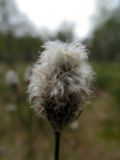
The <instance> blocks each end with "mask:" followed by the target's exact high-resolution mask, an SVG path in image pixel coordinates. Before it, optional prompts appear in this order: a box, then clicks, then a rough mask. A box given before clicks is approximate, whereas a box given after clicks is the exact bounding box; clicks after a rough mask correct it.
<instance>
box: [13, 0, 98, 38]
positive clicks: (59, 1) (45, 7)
mask: <svg viewBox="0 0 120 160" xmlns="http://www.w3.org/2000/svg"><path fill="white" fill-rule="evenodd" d="M16 2H17V5H18V7H19V9H20V10H21V11H22V12H24V13H25V14H26V15H27V16H28V17H29V19H30V20H31V21H32V22H33V23H34V24H35V25H36V26H37V27H40V28H44V27H45V28H47V29H48V30H50V31H54V30H56V29H57V28H58V27H59V26H60V24H61V23H62V22H64V21H67V22H73V23H74V24H75V33H76V35H77V36H79V37H80V38H83V37H85V36H86V35H87V34H88V33H89V32H90V30H91V28H92V23H91V19H92V16H93V14H94V13H95V0H16Z"/></svg>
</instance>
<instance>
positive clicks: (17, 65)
mask: <svg viewBox="0 0 120 160" xmlns="http://www.w3.org/2000/svg"><path fill="white" fill-rule="evenodd" d="M13 2H14V1H10V0H9V3H8V1H7V0H0V15H1V16H0V160H53V151H54V134H53V131H52V129H51V127H50V126H49V124H48V123H47V122H46V121H45V120H43V119H41V118H39V117H37V116H36V115H35V113H34V112H33V111H32V109H30V105H29V104H28V101H27V94H26V90H27V85H28V81H29V75H30V66H31V65H32V64H33V62H35V61H36V59H37V57H38V56H39V52H38V51H42V50H43V49H42V47H41V46H42V45H43V43H44V42H45V41H47V40H48V39H49V40H56V39H57V40H62V41H65V42H71V41H73V40H76V39H75V35H74V31H73V29H72V27H73V24H66V25H64V28H63V27H60V28H59V30H57V31H56V33H54V34H49V33H48V32H47V33H46V35H47V36H43V34H39V35H37V34H36V33H35V32H33V30H34V29H33V28H32V25H31V26H30V25H29V24H28V23H27V20H26V21H25V20H23V21H19V20H17V23H15V24H13V23H10V18H11V16H12V15H13V14H14V15H17V14H18V13H19V11H18V10H17V8H15V6H14V5H11V4H12V3H13ZM104 2H105V1H104ZM112 2H113V1H111V4H108V2H107V1H106V3H104V4H103V1H98V3H97V4H98V5H97V6H96V7H97V9H96V10H97V12H96V13H95V15H94V18H93V19H94V20H93V22H92V23H94V27H93V30H92V31H91V33H90V34H89V36H87V37H86V38H84V39H79V42H82V43H83V44H85V45H86V46H87V48H88V50H89V51H90V61H91V64H92V66H93V69H94V70H95V72H96V81H95V85H94V86H95V89H94V95H93V97H91V101H90V103H88V104H87V108H86V109H85V110H84V112H83V113H82V115H81V117H80V118H79V119H78V120H77V121H76V122H74V123H73V124H72V125H70V126H68V127H67V128H66V129H65V130H64V131H63V135H62V143H61V160H81V159H82V160H96V159H97V160H120V2H119V1H116V3H115V4H114V3H113V5H112ZM13 6H14V7H13ZM26 24H27V25H26ZM65 26H66V29H65ZM10 71H13V72H14V73H13V74H14V75H15V77H17V78H16V82H15V83H16V84H15V86H12V85H11V84H9V82H8V80H7V79H9V78H7V77H9V76H8V73H10Z"/></svg>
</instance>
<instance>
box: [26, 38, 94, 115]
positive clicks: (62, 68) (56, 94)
mask: <svg viewBox="0 0 120 160" xmlns="http://www.w3.org/2000/svg"><path fill="white" fill-rule="evenodd" d="M44 49H45V50H44V51H43V52H42V53H41V54H40V57H39V59H38V61H37V62H36V64H35V65H34V67H33V69H32V75H31V78H30V84H29V87H28V93H29V100H30V102H32V104H33V108H34V109H35V110H36V111H37V112H38V113H40V112H42V111H45V106H44V104H45V103H46V102H45V101H47V98H48V97H49V98H51V99H52V98H53V100H55V103H56V106H60V105H59V104H62V103H64V101H63V102H62V99H64V98H65V97H66V99H67V98H69V96H68V95H70V94H71V95H72V94H75V95H77V97H78V99H80V100H82V101H84V102H85V101H86V98H87V97H88V96H89V95H90V93H91V90H90V87H91V81H92V80H93V75H94V73H93V70H92V68H91V66H90V65H89V64H88V52H86V49H85V47H84V46H83V45H81V44H80V43H70V44H67V43H62V42H59V41H55V42H53V41H49V42H47V43H45V45H44ZM57 103H58V104H57ZM80 103H81V101H80ZM80 107H81V105H80V106H79V110H82V107H81V108H80Z"/></svg>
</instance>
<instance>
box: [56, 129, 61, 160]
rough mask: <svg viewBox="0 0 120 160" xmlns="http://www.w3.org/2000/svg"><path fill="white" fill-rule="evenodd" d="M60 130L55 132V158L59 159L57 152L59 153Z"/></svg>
mask: <svg viewBox="0 0 120 160" xmlns="http://www.w3.org/2000/svg"><path fill="white" fill-rule="evenodd" d="M60 137H61V133H60V131H56V132H55V160H59V153H60Z"/></svg>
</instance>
